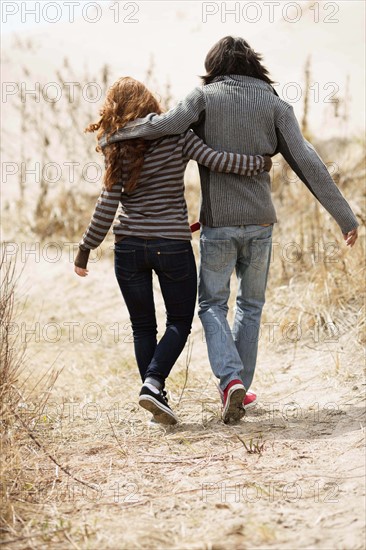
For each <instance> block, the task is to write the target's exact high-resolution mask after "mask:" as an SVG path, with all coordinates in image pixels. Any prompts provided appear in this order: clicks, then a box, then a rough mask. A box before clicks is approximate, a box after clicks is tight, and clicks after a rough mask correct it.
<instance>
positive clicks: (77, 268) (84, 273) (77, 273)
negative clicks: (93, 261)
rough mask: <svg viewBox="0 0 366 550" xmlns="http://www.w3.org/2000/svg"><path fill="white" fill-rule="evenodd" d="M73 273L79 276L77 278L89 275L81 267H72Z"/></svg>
mask: <svg viewBox="0 0 366 550" xmlns="http://www.w3.org/2000/svg"><path fill="white" fill-rule="evenodd" d="M74 271H75V273H76V275H79V277H86V276H87V275H88V273H89V271H88V270H87V269H83V268H82V267H76V266H75V267H74Z"/></svg>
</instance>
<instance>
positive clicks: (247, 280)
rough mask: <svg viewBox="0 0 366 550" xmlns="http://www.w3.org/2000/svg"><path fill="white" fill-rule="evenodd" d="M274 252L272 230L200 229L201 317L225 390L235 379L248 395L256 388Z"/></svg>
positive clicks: (245, 227)
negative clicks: (231, 302)
mask: <svg viewBox="0 0 366 550" xmlns="http://www.w3.org/2000/svg"><path fill="white" fill-rule="evenodd" d="M271 248H272V226H268V227H263V226H260V225H243V226H238V227H218V228H213V227H206V226H205V227H202V228H201V239H200V249H201V265H200V274H199V291H198V292H199V312H198V315H199V317H200V319H201V321H202V324H203V327H204V331H205V337H206V343H207V349H208V356H209V359H210V364H211V368H212V371H213V373H214V374H215V376H216V377H217V378H218V379H219V380H220V387H221V389H225V387H226V386H227V385H228V384H229V382H231V381H232V380H236V379H239V380H242V382H243V384H244V386H245V388H246V389H247V390H248V389H249V387H250V385H251V383H252V380H253V376H254V371H255V365H256V361H257V351H258V338H259V334H260V319H261V314H262V309H263V305H264V302H265V290H266V285H267V278H268V270H269V263H270V257H271ZM234 270H235V271H236V276H237V278H238V293H237V297H236V312H235V320H234V325H233V329H232V330H231V329H230V326H229V324H228V322H227V312H228V299H229V295H230V278H231V275H232V273H233V271H234Z"/></svg>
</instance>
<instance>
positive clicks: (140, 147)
mask: <svg viewBox="0 0 366 550" xmlns="http://www.w3.org/2000/svg"><path fill="white" fill-rule="evenodd" d="M149 113H158V114H160V113H162V108H161V106H160V104H159V101H158V100H157V99H156V98H155V97H154V95H153V94H152V93H151V92H150V91H149V90H148V89H147V88H146V86H145V85H144V84H143V83H142V82H139V81H138V80H135V79H134V78H131V77H130V76H125V77H122V78H120V79H119V80H117V82H115V83H114V84H113V86H111V87H110V88H109V90H108V93H107V96H106V98H105V101H104V105H103V107H102V109H101V110H100V119H99V121H98V122H96V123H93V124H89V126H87V127H86V128H85V132H98V133H97V140H99V139H100V138H101V137H102V136H103V135H106V137H109V136H110V135H112V134H114V133H115V132H116V131H117V130H118V129H119V128H122V127H123V126H125V124H127V122H130V121H132V120H135V119H136V118H143V117H145V116H146V115H148V114H149ZM147 148H148V142H146V141H145V140H144V139H141V138H137V139H129V140H125V141H119V142H117V143H111V144H109V145H106V146H105V147H103V149H101V147H100V146H99V145H98V146H97V147H96V151H98V152H102V153H103V154H104V157H105V166H106V170H105V173H104V181H103V183H104V186H105V188H106V189H108V190H110V189H111V188H112V187H113V185H114V184H115V183H117V182H118V181H120V180H121V177H122V167H123V165H124V163H126V166H127V169H128V179H127V181H126V182H124V185H123V188H124V191H125V192H126V193H130V192H131V191H133V190H134V189H135V187H136V185H137V181H138V179H139V175H140V172H141V169H142V166H143V164H144V154H145V151H146V150H147Z"/></svg>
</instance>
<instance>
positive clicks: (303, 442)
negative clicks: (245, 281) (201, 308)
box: [0, 63, 366, 550]
mask: <svg viewBox="0 0 366 550" xmlns="http://www.w3.org/2000/svg"><path fill="white" fill-rule="evenodd" d="M65 68H66V69H67V72H68V75H69V73H70V74H72V69H71V68H70V66H68V65H67V63H66V66H65ZM105 73H106V74H105V75H104V77H103V78H104V79H105V82H107V80H108V77H107V76H108V71H107V69H105ZM106 75H107V76H106ZM147 76H148V78H153V74H152V73H151V74H148V75H147ZM65 78H66V77H64V76H63V75H62V74H61V73H60V75H59V80H60V82H61V81H62V80H63V79H65ZM86 78H87V79H88V78H89V79H90V75H86ZM69 80H71V78H70V79H69ZM102 80H103V79H102ZM167 95H168V94H167ZM168 99H169V98H168ZM169 100H170V99H169ZM79 107H82V106H80V105H79ZM79 107H78V108H76V107H75V110H72V111H70V112H68V113H67V116H68V117H69V118H70V120H73V123H74V124H75V125H77V126H78V127H79V128H82V127H83V126H84V125H85V124H86V123H87V122H89V120H90V119H92V118H94V115H95V113H93V115H92V116H91V117H89V114H88V113H87V112H86V111H85V112H84V111H80V109H79ZM59 108H60V107H58V106H56V108H55V109H56V110H55V112H54V114H52V113H51V112H49V113H47V114H44V119H43V122H42V119H39V120H38V122H36V121H35V120H28V119H27V118H26V117H27V116H28V114H29V113H28V114H27V113H24V112H23V114H22V117H23V118H25V120H24V124H25V137H24V142H22V147H23V149H22V150H23V154H25V153H24V151H26V150H27V147H26V145H27V143H28V142H27V140H28V138H29V132H33V131H34V132H35V135H36V136H38V137H37V139H38V140H39V143H41V140H43V144H44V145H43V159H44V160H45V161H47V159H49V158H51V156H52V154H53V153H51V150H52V148H53V147H55V146H56V145H57V144H58V143H60V144H61V146H60V151H61V153H60V154H61V157H62V155H65V158H67V155H71V156H72V154H73V152H74V151H76V152H77V154H78V156H79V158H80V159H85V158H86V155H89V154H90V142H87V141H85V138H84V137H83V136H82V139H83V140H84V141H83V143H81V142H79V137H74V139H75V142H73V141H72V138H71V137H70V135H69V133H68V132H67V128H65V127H62V126H60V124H61V121H62V120H63V119H62V116H61V114H62V113H61V112H60V111H59V110H57V109H59ZM77 109H79V110H77ZM94 109H95V106H94ZM51 115H52V117H54V118H50V117H51ZM305 120H306V117H305ZM52 121H53V122H52ZM56 123H57V124H58V125H59V126H58V127H57V126H55V127H54V128H53V131H52V132H50V133H48V130H47V129H48V128H49V127H52V124H53V125H54V124H56ZM27 124H29V126H27ZM32 135H33V134H32ZM75 135H76V134H75ZM75 135H74V136H75ZM45 137H47V140H46V139H45ZM317 145H318V148H319V149H320V151H321V153H322V155H323V157H324V159H325V160H326V161H328V162H330V161H334V160H335V159H336V161H337V164H339V166H340V170H339V175H338V183H339V185H340V187H341V189H342V191H343V192H344V193H345V195H346V196H347V198H350V199H351V202H352V205H353V207H354V208H355V210H356V211H357V214H358V216H359V218H360V220H361V221H362V220H363V221H365V219H366V216H365V212H364V210H363V209H362V208H361V207H362V206H363V201H364V196H363V186H362V182H363V178H364V175H365V173H364V156H363V154H362V153H361V152H360V150H361V149H362V143H359V142H357V140H355V141H352V142H351V141H349V142H347V143H338V142H336V141H333V142H329V143H325V144H321V143H319V144H317ZM273 192H274V201H275V203H276V208H277V212H278V217H279V220H280V223H279V224H278V225H277V226H276V228H275V232H274V243H275V245H274V248H273V261H272V266H271V272H270V281H269V286H268V293H267V305H266V307H265V311H264V315H263V336H262V338H261V341H260V354H259V360H258V372H257V375H256V389H258V391H259V392H260V404H259V406H258V408H257V409H256V411H254V412H251V413H248V415H247V416H246V418H245V420H244V421H243V422H241V423H240V424H239V425H237V426H226V425H223V423H222V422H221V419H220V413H221V410H220V409H221V407H220V403H219V399H218V395H217V392H216V389H215V386H214V380H213V377H212V375H211V371H210V367H209V364H208V359H207V355H206V349H205V343H204V341H203V336H202V329H201V326H200V324H199V322H198V320H197V319H195V321H194V326H193V332H192V336H191V338H190V343H189V344H188V345H187V347H186V349H185V350H184V352H183V354H182V356H181V357H180V359H179V361H178V363H177V365H176V366H175V367H174V369H173V372H172V375H171V377H170V379H169V384H168V389H169V398H170V402H171V403H172V406H173V408H174V410H175V411H176V412H177V414H178V415H179V417H180V419H181V423H180V424H179V425H178V426H177V427H174V428H163V427H155V428H153V427H151V426H149V425H148V423H147V421H148V420H149V418H148V415H147V413H145V411H143V410H141V409H140V408H139V407H138V405H137V393H138V389H139V379H138V375H137V369H136V365H135V361H134V359H133V347H132V344H131V342H130V339H129V337H128V336H129V332H130V328H129V327H128V317H127V313H126V311H125V310H124V309H123V306H122V302H120V300H121V298H120V296H119V292H118V289H117V286H116V284H115V281H114V280H113V276H112V275H110V276H109V275H107V274H111V273H112V269H113V268H112V258H111V257H110V256H108V254H106V255H104V254H103V258H102V260H101V261H100V262H97V263H95V264H93V265H92V267H91V271H90V276H89V278H88V280H87V281H84V282H86V284H82V283H81V282H80V280H75V278H73V275H72V266H71V265H70V263H69V262H68V259H65V257H64V256H63V257H62V259H61V260H60V261H59V262H57V263H56V264H50V263H47V262H46V261H45V260H44V258H41V260H40V262H39V263H38V264H37V265H36V264H34V265H33V264H28V265H26V266H25V280H26V281H28V283H27V284H28V288H29V291H28V294H29V296H28V301H27V303H26V304H24V307H22V310H21V319H22V320H24V321H25V322H27V323H29V324H32V323H34V322H35V321H37V322H40V323H41V325H42V324H43V325H45V324H46V323H47V322H49V321H50V320H52V322H55V323H59V324H60V325H61V326H63V322H64V321H65V320H66V321H73V322H74V321H77V322H80V323H84V322H85V323H88V322H98V323H99V325H100V327H101V329H102V337H101V339H100V340H98V341H97V342H96V343H89V342H87V341H86V339H85V337H83V335H82V334H81V332H80V330H79V331H78V330H76V335H75V338H73V339H71V338H65V336H64V333H62V338H61V339H60V341H56V342H55V343H53V344H52V345H50V344H49V343H48V342H46V341H45V340H44V339H42V338H41V339H40V340H39V341H36V340H35V339H32V338H30V340H29V342H28V344H27V349H28V351H27V356H26V357H24V353H23V349H24V348H22V345H21V344H22V343H23V342H22V339H20V341H19V340H18V341H15V340H12V339H10V340H9V331H8V330H5V331H4V330H2V338H3V339H2V342H1V345H2V347H1V356H2V358H5V367H6V368H5V370H3V371H1V390H0V391H1V392H2V394H1V398H2V418H1V422H2V463H1V474H2V477H3V479H4V480H5V483H3V491H2V497H3V498H2V513H1V518H2V526H1V529H2V535H3V537H4V540H5V541H6V542H7V543H8V545H9V548H12V549H16V550H18V549H19V550H25V549H37V550H38V549H40V548H41V549H46V548H47V549H48V548H52V549H58V548H59V549H64V548H67V549H69V548H76V549H85V550H94V549H95V550H96V549H98V550H99V549H103V550H104V549H106V550H107V549H110V550H132V549H144V548H146V549H160V548H161V549H167V550H173V549H175V550H182V549H187V550H188V549H189V550H224V549H225V550H234V549H235V550H239V549H240V550H242V549H245V548H261V549H264V548H273V549H278V548H281V549H291V550H292V549H293V548H324V549H328V548H330V547H332V548H339V549H340V550H345V549H347V550H348V549H351V548H352V550H361V549H363V540H364V539H363V533H364V531H363V519H362V514H361V513H360V512H362V508H363V494H364V489H363V485H362V479H363V474H364V469H363V446H362V442H363V440H364V428H363V424H362V421H363V415H364V406H363V396H364V388H365V385H364V378H363V370H362V343H364V342H365V336H364V327H365V320H364V319H365V317H364V311H363V307H364V277H363V275H364V274H363V269H364V244H365V235H364V229H362V230H361V234H360V239H359V242H358V243H357V245H356V246H355V248H354V249H353V250H352V251H350V250H347V249H346V247H345V246H344V243H343V242H342V236H341V235H340V232H339V230H338V228H337V226H336V225H335V223H334V222H333V221H332V220H330V218H329V216H328V215H327V213H325V212H323V211H322V209H321V208H320V207H319V206H318V205H317V204H316V203H315V201H314V199H313V198H312V197H311V195H310V194H309V193H307V192H306V191H305V190H304V186H303V185H302V184H301V183H299V182H297V183H289V182H286V181H285V180H284V178H283V176H281V171H280V169H279V168H278V167H277V168H276V170H275V172H274V174H273ZM37 193H38V194H36V195H37V200H36V201H35V203H34V205H33V211H32V215H31V216H29V217H27V220H28V221H27V224H26V225H25V226H23V230H22V231H23V234H22V238H23V236H24V237H25V239H24V240H26V239H28V242H31V241H32V240H34V239H35V238H36V236H39V237H41V238H42V239H45V241H44V242H47V240H48V239H50V238H52V240H55V241H56V243H57V242H58V241H57V239H60V244H62V241H61V239H65V238H67V239H79V238H80V231H82V230H83V229H84V227H85V226H86V224H87V222H88V219H89V215H90V206H88V207H87V206H86V204H87V202H88V201H89V200H91V202H93V201H94V200H95V198H93V199H88V195H87V194H85V203H80V202H79V196H80V194H81V193H80V190H78V191H77V190H76V188H75V189H70V188H68V187H67V185H66V183H65V186H63V187H61V191H60V193H59V194H58V193H57V190H55V189H49V188H48V187H47V186H45V185H43V187H42V185H40V187H39V189H38V190H37ZM76 193H77V194H76ZM19 194H20V198H21V201H22V200H23V201H27V198H26V197H25V194H26V189H24V188H22V187H21V186H20V193H19ZM186 196H187V202H188V205H189V208H190V212H191V220H192V221H193V220H195V219H196V218H197V213H198V203H199V191H198V185H197V178H196V176H195V170H194V169H192V172H191V173H190V175H188V177H187V190H186ZM22 197H23V198H22ZM76 197H77V198H78V201H76ZM83 200H84V199H83ZM26 204H28V203H26ZM84 204H85V206H84ZM20 206H22V205H20ZM23 206H24V204H23ZM11 208H12V207H11ZM11 208H10V213H11ZM84 208H85V212H82V210H83V209H84ZM22 216H26V214H25V212H24V208H23V211H22V214H21V216H20V220H23V221H24V217H23V218H22ZM9 219H10V216H9ZM6 224H7V221H6V220H5V225H6ZM28 229H29V231H30V232H28ZM291 243H296V245H293V244H291ZM107 245H108V243H106V244H105V245H104V248H103V252H104V251H105V250H106V248H107ZM289 245H290V246H289ZM194 246H195V250H196V251H197V236H195V238H194ZM294 251H295V252H296V253H297V254H296V255H295V256H294V255H293V254H294ZM294 260H295V261H294ZM13 265H14V264H13ZM3 267H5V268H6V269H5V272H4V271H3V269H2V273H5V276H4V279H3V280H4V281H5V282H4V284H3V285H4V286H3V287H2V295H3V297H4V300H3V301H2V302H1V308H2V312H3V320H4V321H3V326H4V327H5V328H6V327H9V326H11V323H12V322H14V315H15V321H16V322H17V314H16V312H14V309H13V304H14V292H15V285H14V282H15V279H14V275H13V273H15V272H14V271H13V267H10V266H4V265H2V268H3ZM154 284H155V288H156V289H157V285H156V281H155V283H154ZM234 288H235V280H234V279H233V289H234ZM4 291H5V292H4ZM95 296H98V304H99V305H98V307H97V308H96V307H95V300H94V297H95ZM233 300H234V293H233V297H232V304H233ZM157 312H158V316H159V319H160V320H163V319H164V306H163V303H162V299H161V296H160V294H159V293H158V292H157ZM115 323H118V324H119V326H120V327H122V330H121V332H120V334H119V338H118V339H117V341H116V340H115V338H114V336H115V333H114V332H113V331H112V330H111V329H110V327H111V326H114V325H115ZM291 324H292V326H295V328H296V327H300V330H301V338H299V339H297V338H296V337H294V335H293V333H292V332H291ZM162 325H163V323H161V326H160V329H162ZM268 326H273V331H274V332H273V336H274V337H273V338H271V337H270V336H269V335H270V332H269V330H268ZM63 328H64V327H63ZM4 336H5V339H4ZM12 349H13V350H14V349H18V350H19V354H18V352H17V353H15V355H14V352H13V351H11V350H12ZM12 354H13V355H12ZM53 363H54V368H52V365H53ZM50 364H51V367H50ZM62 367H64V369H63V372H62V376H59V377H58V378H57V374H58V372H59V371H60V369H61V368H62ZM50 369H51V370H50ZM351 524H352V529H350V525H351Z"/></svg>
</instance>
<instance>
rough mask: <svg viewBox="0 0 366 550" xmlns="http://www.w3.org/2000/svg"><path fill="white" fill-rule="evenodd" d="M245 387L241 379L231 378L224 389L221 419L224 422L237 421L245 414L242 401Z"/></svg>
mask: <svg viewBox="0 0 366 550" xmlns="http://www.w3.org/2000/svg"><path fill="white" fill-rule="evenodd" d="M244 399H245V388H244V385H243V382H242V381H241V380H232V381H231V382H230V383H229V384H228V385H227V386H226V388H225V389H224V399H223V405H224V409H223V411H222V419H223V421H224V422H225V424H226V423H228V422H230V421H231V420H232V421H234V422H238V421H239V420H240V419H241V418H242V417H243V416H244V414H245V410H244V407H243V401H244Z"/></svg>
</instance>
